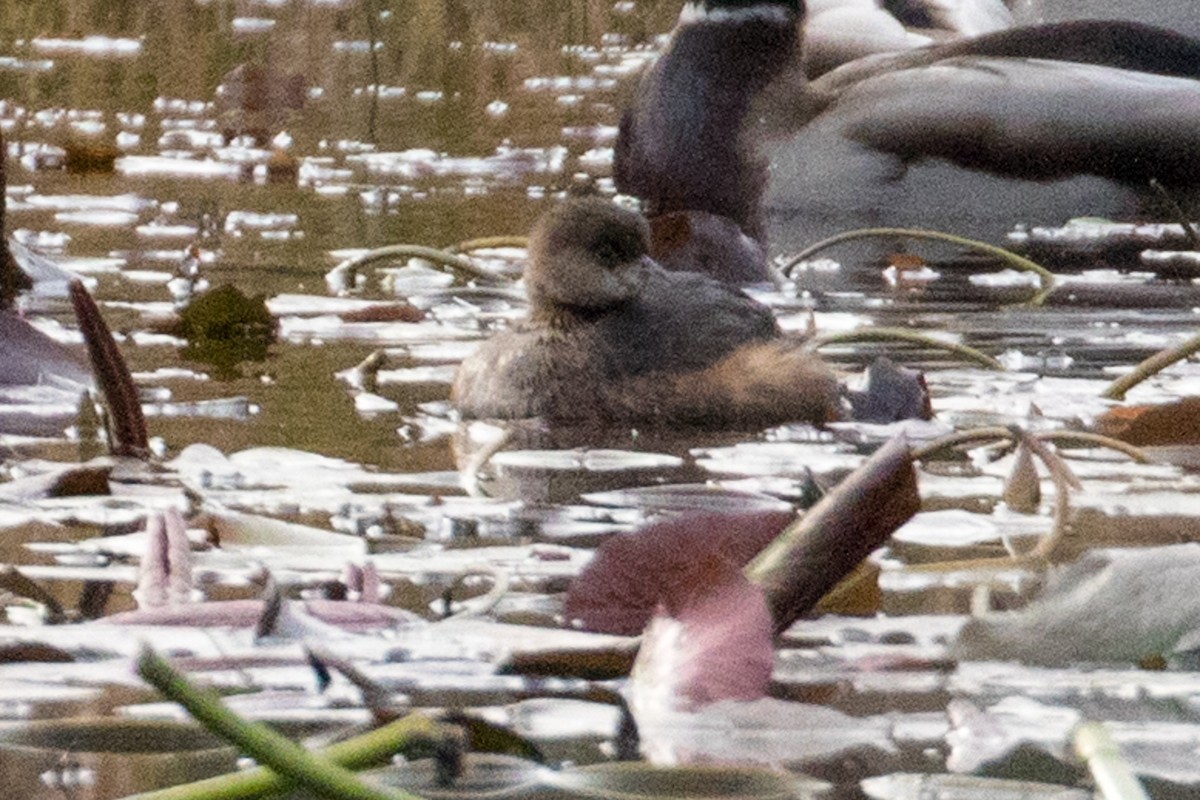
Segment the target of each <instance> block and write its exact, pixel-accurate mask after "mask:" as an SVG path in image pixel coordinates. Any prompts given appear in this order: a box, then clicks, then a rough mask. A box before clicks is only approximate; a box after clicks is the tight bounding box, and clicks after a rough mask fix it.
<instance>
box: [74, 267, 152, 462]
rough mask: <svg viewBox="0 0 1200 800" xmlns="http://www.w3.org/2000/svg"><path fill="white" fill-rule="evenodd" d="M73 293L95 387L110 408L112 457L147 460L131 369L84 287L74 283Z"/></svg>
mask: <svg viewBox="0 0 1200 800" xmlns="http://www.w3.org/2000/svg"><path fill="white" fill-rule="evenodd" d="M70 292H71V305H72V306H73V307H74V309H75V318H76V319H77V320H78V321H79V330H80V332H81V333H82V334H83V340H84V342H85V343H86V344H87V351H88V360H89V361H91V363H92V372H93V373H95V376H96V384H97V385H98V386H99V387H100V391H101V393H102V394H103V395H104V401H105V403H106V404H107V405H108V410H109V424H110V426H111V430H110V433H111V437H112V451H113V454H114V455H118V456H133V457H135V458H145V457H146V456H147V455H149V452H150V440H149V437H148V436H147V435H146V417H145V416H144V415H143V414H142V403H141V401H140V400H139V399H138V393H137V386H136V385H134V382H133V376H132V375H131V374H130V373H129V367H128V365H126V363H125V359H124V357H122V355H121V350H120V349H119V348H118V347H117V343H116V342H115V341H114V340H113V337H112V332H111V331H110V330H109V329H108V325H107V324H105V322H104V317H103V315H101V313H100V309H99V308H98V307H97V306H96V301H95V300H93V299H92V295H91V294H90V293H89V292H88V290H87V289H86V288H84V286H83V283H82V282H81V281H78V280H73V281H71V286H70Z"/></svg>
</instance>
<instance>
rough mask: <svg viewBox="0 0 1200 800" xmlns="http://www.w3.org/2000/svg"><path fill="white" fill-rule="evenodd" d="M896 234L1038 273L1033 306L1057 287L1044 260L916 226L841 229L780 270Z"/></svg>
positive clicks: (1030, 303) (786, 270)
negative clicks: (848, 245)
mask: <svg viewBox="0 0 1200 800" xmlns="http://www.w3.org/2000/svg"><path fill="white" fill-rule="evenodd" d="M897 236H903V237H907V238H910V239H933V240H935V241H939V242H949V243H951V244H956V245H959V246H960V247H966V248H969V249H971V250H977V251H979V252H981V253H987V254H988V255H991V256H995V257H996V258H999V259H1000V260H1001V261H1003V262H1004V263H1005V264H1006V265H1008V266H1010V267H1012V268H1013V269H1017V270H1021V271H1022V272H1033V273H1035V274H1036V275H1037V276H1038V278H1040V279H1041V282H1042V288H1041V290H1040V291H1039V292H1038V293H1037V294H1035V295H1034V296H1033V297H1031V298H1029V302H1028V304H1029V305H1031V306H1038V305H1041V304H1042V301H1044V300H1045V299H1046V297H1047V296H1048V295H1049V294H1050V293H1051V292H1052V291H1054V282H1055V278H1054V273H1052V272H1050V271H1049V270H1048V269H1046V268H1045V267H1043V266H1042V265H1041V264H1038V263H1036V262H1034V261H1030V260H1029V259H1028V258H1023V257H1021V256H1019V255H1017V254H1016V253H1013V252H1012V251H1010V250H1005V249H1004V248H1003V247H996V246H995V245H991V244H988V243H987V242H980V241H977V240H975V239H967V238H965V237H962V236H954V235H953V234H949V233H942V232H940V231H926V230H920V229H917V228H861V229H859V230H854V231H846V232H845V233H839V234H837V235H836V236H830V237H829V238H828V239H822V240H821V241H819V242H817V243H816V244H812V245H809V246H808V247H806V248H804V249H803V250H801V251H800V252H799V253H796V254H795V255H794V256H792V257H791V258H789V259H788V260H787V262H786V263H784V264H783V266H781V267H780V270H781V271H782V272H783V273H784V274H785V275H787V274H790V272H791V270H792V267H794V266H796V265H797V264H799V263H800V262H801V261H804V260H805V259H807V258H811V257H812V256H814V255H816V254H817V253H819V252H821V251H822V250H825V249H827V248H829V247H832V246H833V245H835V244H841V243H842V242H848V241H851V240H853V239H876V238H894V237H897Z"/></svg>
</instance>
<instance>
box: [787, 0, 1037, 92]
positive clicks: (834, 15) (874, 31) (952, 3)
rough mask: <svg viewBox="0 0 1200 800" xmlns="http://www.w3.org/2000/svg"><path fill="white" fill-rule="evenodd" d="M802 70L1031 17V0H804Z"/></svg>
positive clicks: (817, 70)
mask: <svg viewBox="0 0 1200 800" xmlns="http://www.w3.org/2000/svg"><path fill="white" fill-rule="evenodd" d="M805 6H806V17H805V23H804V40H805V46H804V71H805V73H806V74H807V75H808V77H810V78H815V77H817V76H818V75H821V74H824V73H826V72H828V71H830V70H831V69H833V68H835V67H837V66H840V65H842V64H846V63H849V62H851V61H854V60H856V59H859V58H863V57H865V56H869V55H874V54H877V53H894V52H897V51H901V50H909V49H911V48H914V47H924V46H925V45H929V44H935V43H937V42H943V41H947V40H951V39H956V38H961V37H971V36H979V35H981V34H985V33H992V32H994V31H1000V30H1005V29H1007V28H1011V27H1013V26H1014V25H1016V24H1018V23H1019V22H1021V23H1029V22H1034V21H1035V19H1034V18H1035V16H1037V11H1038V9H1037V8H1036V7H1035V6H1036V4H1035V3H1034V2H1032V0H1012V1H1011V2H1002V1H1001V0H806V2H805Z"/></svg>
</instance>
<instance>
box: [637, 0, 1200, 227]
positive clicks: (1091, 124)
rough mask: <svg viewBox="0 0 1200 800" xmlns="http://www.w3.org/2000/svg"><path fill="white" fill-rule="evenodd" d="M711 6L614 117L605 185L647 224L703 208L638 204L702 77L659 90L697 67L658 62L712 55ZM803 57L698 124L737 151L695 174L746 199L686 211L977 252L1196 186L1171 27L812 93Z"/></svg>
mask: <svg viewBox="0 0 1200 800" xmlns="http://www.w3.org/2000/svg"><path fill="white" fill-rule="evenodd" d="M762 5H769V6H772V7H773V8H774V9H775V10H776V12H778V13H782V14H783V17H780V16H776V17H775V18H774V19H775V20H776V23H777V24H778V25H780V27H781V30H782V31H783V32H784V33H786V31H787V30H793V31H797V30H799V28H798V27H797V26H799V24H800V22H801V21H802V14H800V13H796V14H790V16H789V14H788V13H787V9H786V7H785V6H783V5H782V4H775V3H763V4H762ZM721 6H722V4H721V3H720V2H719V0H709V2H708V4H707V5H706V6H705V7H706V8H707V9H708V10H709V13H708V14H707V16H706V15H704V14H702V13H700V12H698V11H696V10H695V9H693V11H692V12H691V13H690V16H689V15H688V14H684V15H681V19H680V23H679V25H678V26H677V28H676V29H675V31H674V33H673V34H672V39H671V43H670V44H669V45H668V48H667V49H666V51H665V52H664V54H663V56H662V58H661V59H660V60H659V61H658V62H656V63H655V64H654V65H653V66H652V67H651V69H650V71H649V73H648V74H647V75H646V77H645V78H644V80H643V84H642V86H641V87H639V90H638V93H637V97H636V99H635V100H634V102H633V104H632V105H631V106H630V107H629V109H628V111H627V113H626V117H625V119H624V121H623V124H622V127H621V136H620V137H619V139H618V142H617V146H616V156H615V162H616V163H615V168H614V171H615V176H616V179H617V186H618V188H619V189H620V190H621V191H623V192H627V193H630V194H634V195H636V196H639V197H642V198H643V199H644V200H646V202H647V207H648V208H649V209H650V210H651V212H652V213H653V212H655V211H662V210H671V211H674V210H681V209H680V208H678V207H677V206H679V205H680V198H683V197H686V196H689V195H691V196H694V195H700V194H703V187H702V185H701V184H702V183H703V181H702V180H700V181H695V182H694V185H691V186H690V187H688V188H686V189H684V188H680V187H674V188H672V189H671V190H670V191H669V192H668V191H660V192H659V194H657V195H654V194H649V195H648V194H647V193H646V192H647V188H649V189H650V190H651V191H654V190H655V187H656V186H657V185H659V184H666V183H668V182H670V181H672V180H674V181H676V182H680V183H685V182H691V179H692V176H693V175H694V174H696V173H695V172H694V171H691V170H688V169H677V168H676V166H675V164H674V162H673V159H674V158H675V157H674V155H673V154H672V152H671V151H670V149H669V146H668V144H667V141H666V140H665V139H664V138H663V137H660V136H658V134H657V133H656V132H657V131H660V130H667V129H672V130H676V129H685V130H686V129H688V128H689V127H690V126H691V121H690V116H694V115H695V114H696V113H697V112H695V111H694V110H693V109H692V108H691V106H692V105H693V104H690V103H688V102H687V101H686V100H685V99H684V98H686V97H688V96H692V97H695V95H694V94H693V95H689V94H688V93H689V91H690V86H691V85H692V84H694V83H695V82H696V81H697V80H702V79H699V78H690V79H688V80H683V79H680V78H673V77H672V76H678V75H681V74H685V73H696V72H702V71H703V70H704V69H705V67H704V63H703V62H701V61H698V60H694V59H693V60H690V61H689V63H688V64H687V65H686V67H685V65H683V64H680V63H673V62H677V61H679V60H680V58H681V55H680V54H684V53H687V52H688V48H687V47H683V46H681V42H683V41H687V40H690V39H693V38H697V39H702V40H705V41H707V42H709V43H710V46H714V47H718V46H722V45H720V44H719V43H720V42H723V41H727V40H726V39H724V38H722V36H721V31H722V30H723V29H724V28H725V27H726V26H727V25H728V24H729V22H728V18H729V17H730V16H731V15H732V16H736V13H737V12H731V11H728V10H724V9H721V8H720V7H721ZM718 10H719V11H720V13H715V12H716V11H718ZM741 13H748V12H747V11H746V10H744V9H743V10H742V11H741ZM762 18H766V17H762ZM785 18H786V19H785ZM797 37H799V34H797ZM764 46H765V45H764ZM802 49H803V48H802V47H801V46H800V45H799V43H796V44H793V45H789V46H787V47H783V48H779V49H778V51H777V58H778V59H779V60H780V61H781V62H782V63H783V65H782V66H777V67H776V72H775V77H774V79H772V80H771V81H770V82H768V84H767V85H766V86H765V88H763V89H761V90H759V91H758V92H757V93H756V94H754V96H753V97H751V98H750V99H749V100H748V101H746V102H745V103H744V105H743V106H742V108H743V109H745V110H747V113H743V114H742V115H741V116H740V117H739V116H736V115H734V114H723V115H722V116H720V117H719V118H713V115H712V114H708V113H705V114H702V116H704V117H705V123H704V124H705V126H706V128H707V129H709V132H708V133H707V134H706V135H707V136H708V137H709V138H723V139H725V140H726V141H731V142H734V143H736V147H734V148H733V152H732V156H730V154H729V151H728V150H726V151H718V152H717V153H716V154H715V157H714V159H713V160H712V161H710V162H709V164H708V171H709V173H711V174H717V175H722V176H723V177H722V178H721V181H722V183H723V184H726V183H729V182H730V180H731V179H730V178H729V177H727V173H733V174H736V175H740V176H742V179H743V180H744V181H745V182H746V184H750V183H753V182H755V181H757V184H756V185H757V188H758V191H759V194H758V195H757V196H754V197H752V199H751V200H750V201H748V202H736V201H731V200H730V196H728V195H723V194H722V193H721V192H716V193H713V194H711V195H708V197H709V198H710V201H709V203H708V205H707V206H706V207H705V208H704V209H703V210H704V211H707V212H709V213H713V214H720V215H723V216H726V217H728V218H730V219H732V220H734V221H735V222H737V223H738V224H739V225H740V226H741V227H742V228H743V230H745V231H746V232H747V233H749V234H750V235H751V236H754V237H756V238H759V240H760V241H764V242H765V241H766V240H767V239H768V238H769V240H770V242H771V244H772V246H773V247H776V248H790V247H792V246H795V245H799V244H803V243H807V242H809V241H811V240H812V239H815V238H819V237H820V236H822V235H825V234H828V233H831V232H835V231H838V230H847V229H849V228H853V227H863V226H920V227H933V228H938V229H941V230H949V231H952V232H957V233H963V234H968V235H975V236H980V237H983V238H992V237H995V236H998V235H1001V234H1002V233H1003V232H1004V231H1006V230H1008V229H1009V228H1011V226H1012V225H1013V224H1014V223H1015V222H1033V223H1041V222H1050V223H1055V224H1059V223H1061V222H1063V221H1065V220H1066V219H1067V218H1069V217H1071V216H1078V215H1082V214H1108V215H1128V214H1133V213H1136V212H1138V211H1139V210H1140V209H1141V207H1142V204H1143V203H1144V202H1145V201H1146V200H1147V199H1155V195H1154V193H1153V192H1152V191H1151V189H1150V187H1149V184H1150V180H1151V179H1152V178H1153V179H1155V180H1157V181H1158V182H1159V183H1161V184H1162V185H1164V186H1165V187H1167V189H1168V191H1170V192H1172V193H1176V194H1177V196H1178V197H1179V198H1180V199H1181V200H1186V199H1187V197H1188V195H1189V193H1191V192H1193V191H1194V190H1195V188H1196V187H1197V186H1200V80H1198V79H1197V78H1200V41H1197V40H1194V39H1189V38H1188V37H1185V36H1181V35H1179V34H1176V33H1173V32H1171V31H1166V30H1161V29H1157V28H1149V27H1147V26H1144V25H1137V24H1132V23H1119V22H1095V21H1092V22H1075V23H1062V24H1058V25H1037V26H1030V27H1025V28H1014V29H1010V30H1002V31H999V32H995V33H991V34H987V35H983V36H980V37H977V38H974V39H967V40H961V41H954V42H950V43H947V44H939V45H933V46H928V47H922V48H916V49H912V50H908V51H905V52H903V53H897V54H890V55H881V56H871V57H868V58H863V59H859V60H857V61H854V62H852V63H850V64H846V65H843V66H842V67H840V68H838V69H835V70H833V71H831V72H829V73H827V74H825V75H822V76H821V77H819V78H817V79H815V80H809V79H808V78H807V77H806V76H805V73H804V69H803V59H802V58H798V56H797V54H798V53H800V52H801V50H802ZM797 62H799V63H797ZM667 83H669V84H670V86H667V85H665V84H667ZM666 96H671V97H674V98H675V100H674V102H672V103H665V102H662V100H661V98H663V97H666ZM732 107H733V106H732V104H730V105H728V106H727V108H732ZM648 121H649V122H648ZM720 125H724V126H725V131H724V133H723V135H721V134H718V133H717V132H716V131H715V130H713V129H715V128H717V127H719V126H720ZM651 154H652V157H651ZM695 157H696V156H695V155H693V154H688V155H687V156H686V157H685V158H686V159H693V158H695ZM643 173H646V174H649V175H652V176H653V177H652V178H651V177H647V176H646V174H643ZM631 175H634V176H638V177H637V178H634V179H629V176H631ZM745 194H752V193H751V192H750V191H749V189H746V190H745Z"/></svg>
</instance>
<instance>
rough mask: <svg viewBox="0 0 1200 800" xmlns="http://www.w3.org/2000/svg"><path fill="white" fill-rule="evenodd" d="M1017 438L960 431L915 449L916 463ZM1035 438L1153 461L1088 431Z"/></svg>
mask: <svg viewBox="0 0 1200 800" xmlns="http://www.w3.org/2000/svg"><path fill="white" fill-rule="evenodd" d="M1013 438H1014V437H1013V432H1012V431H1011V430H1010V429H1008V428H1004V427H1001V426H999V425H996V426H991V427H986V428H972V429H971V430H967V431H957V432H956V433H951V434H949V435H947V436H942V437H941V438H938V439H934V440H933V441H932V442H929V443H928V444H925V445H923V446H921V447H919V448H917V449H915V450H914V451H913V460H914V461H923V460H925V459H927V458H930V457H931V456H933V455H936V454H937V453H940V452H941V451H943V450H946V449H949V448H951V447H957V446H959V445H963V444H970V443H972V442H990V441H995V440H997V439H1009V440H1012V439H1013ZM1033 438H1034V439H1037V440H1039V441H1043V442H1045V441H1050V442H1054V443H1055V444H1058V445H1066V446H1070V445H1071V444H1078V445H1083V446H1085V447H1105V448H1108V449H1109V450H1116V451H1117V452H1118V453H1124V454H1125V455H1127V456H1129V458H1130V459H1132V460H1133V461H1135V462H1137V463H1138V464H1145V463H1147V462H1148V461H1149V460H1150V459H1149V458H1148V457H1147V456H1146V454H1145V453H1144V452H1143V451H1142V450H1140V449H1138V448H1137V447H1134V446H1133V445H1131V444H1127V443H1126V442H1122V441H1121V440H1120V439H1113V438H1112V437H1110V436H1104V435H1102V434H1099V433H1091V432H1088V431H1039V432H1037V433H1035V434H1033Z"/></svg>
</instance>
